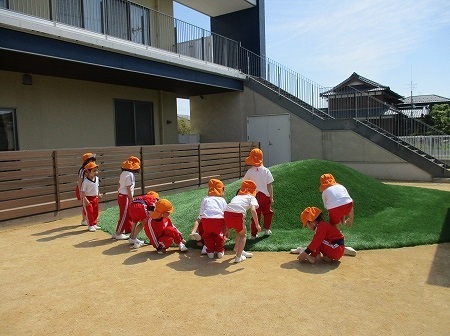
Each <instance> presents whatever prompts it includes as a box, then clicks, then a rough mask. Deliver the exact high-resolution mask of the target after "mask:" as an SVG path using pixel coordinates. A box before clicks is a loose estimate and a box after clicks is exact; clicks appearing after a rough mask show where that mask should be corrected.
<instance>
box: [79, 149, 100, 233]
mask: <svg viewBox="0 0 450 336" xmlns="http://www.w3.org/2000/svg"><path fill="white" fill-rule="evenodd" d="M95 156H96V155H95V154H93V153H84V154H83V156H82V157H81V162H82V164H81V168H80V169H79V170H78V179H77V187H76V188H75V195H76V197H77V200H80V201H81V195H80V190H81V185H82V184H83V180H84V178H85V177H86V170H85V167H86V165H87V164H88V163H89V162H95ZM81 204H83V202H81ZM81 225H88V221H87V218H86V213H85V212H84V209H83V206H81Z"/></svg>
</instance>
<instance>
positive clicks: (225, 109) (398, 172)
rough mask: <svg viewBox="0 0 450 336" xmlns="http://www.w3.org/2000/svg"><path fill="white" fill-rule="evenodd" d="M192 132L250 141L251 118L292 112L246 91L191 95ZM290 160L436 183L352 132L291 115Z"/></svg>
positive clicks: (218, 138) (203, 136) (205, 139)
mask: <svg viewBox="0 0 450 336" xmlns="http://www.w3.org/2000/svg"><path fill="white" fill-rule="evenodd" d="M190 105H191V130H192V132H193V133H199V134H200V137H201V141H202V142H218V141H246V140H247V128H246V125H247V117H248V116H251V115H269V114H285V113H289V111H288V110H286V109H284V108H282V107H280V106H279V105H277V104H275V103H274V102H272V101H270V100H269V99H266V98H265V97H263V96H261V95H260V94H258V93H256V92H254V91H253V90H250V89H249V88H248V87H245V88H244V91H243V92H234V93H223V94H215V95H208V96H203V98H201V97H191V99H190ZM290 131H291V159H292V161H297V160H305V159H324V160H329V161H335V162H340V163H342V164H345V165H347V166H349V167H352V168H355V169H357V170H358V171H361V172H363V173H365V174H367V175H370V176H373V177H376V178H379V179H385V180H403V181H431V175H430V174H428V173H427V172H425V171H423V170H421V169H419V168H417V167H416V166H414V165H412V164H409V163H407V162H406V161H404V160H402V159H400V158H399V157H398V156H396V155H393V154H392V153H391V152H389V151H386V150H385V149H383V148H381V147H380V146H378V145H376V144H374V143H373V142H371V141H369V140H367V139H366V138H363V137H361V136H360V135H358V134H356V133H354V132H353V131H350V130H342V131H341V130H339V131H321V130H320V129H318V128H317V127H315V126H313V125H311V124H309V123H307V122H305V121H304V120H302V119H301V118H299V117H297V116H296V115H293V114H291V130H290Z"/></svg>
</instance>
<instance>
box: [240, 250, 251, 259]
mask: <svg viewBox="0 0 450 336" xmlns="http://www.w3.org/2000/svg"><path fill="white" fill-rule="evenodd" d="M241 255H243V256H244V257H245V258H251V257H253V253H250V252H245V251H242V253H241Z"/></svg>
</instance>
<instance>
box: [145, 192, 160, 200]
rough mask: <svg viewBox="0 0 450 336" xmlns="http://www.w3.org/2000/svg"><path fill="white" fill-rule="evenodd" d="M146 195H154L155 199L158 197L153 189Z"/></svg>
mask: <svg viewBox="0 0 450 336" xmlns="http://www.w3.org/2000/svg"><path fill="white" fill-rule="evenodd" d="M147 196H151V197H154V198H156V199H159V194H158V193H157V192H156V191H153V190H151V191H149V192H148V193H147Z"/></svg>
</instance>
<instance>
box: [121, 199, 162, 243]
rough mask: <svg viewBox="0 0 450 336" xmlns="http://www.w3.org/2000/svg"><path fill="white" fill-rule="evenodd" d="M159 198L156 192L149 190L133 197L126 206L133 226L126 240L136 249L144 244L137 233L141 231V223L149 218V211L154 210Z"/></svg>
mask: <svg viewBox="0 0 450 336" xmlns="http://www.w3.org/2000/svg"><path fill="white" fill-rule="evenodd" d="M158 199H159V195H158V193H157V192H154V191H149V192H148V193H147V194H145V195H144V196H138V197H135V198H134V199H133V202H131V203H130V205H129V207H128V213H129V214H130V218H131V222H132V223H133V227H132V229H131V234H130V238H129V239H128V242H129V243H130V244H132V245H133V248H135V249H137V248H140V247H141V246H144V242H143V241H142V240H139V239H138V237H137V236H138V234H139V232H141V230H142V228H143V225H144V223H145V222H146V221H148V219H149V218H150V215H151V213H152V212H153V211H154V210H155V205H156V202H157V201H158Z"/></svg>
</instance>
